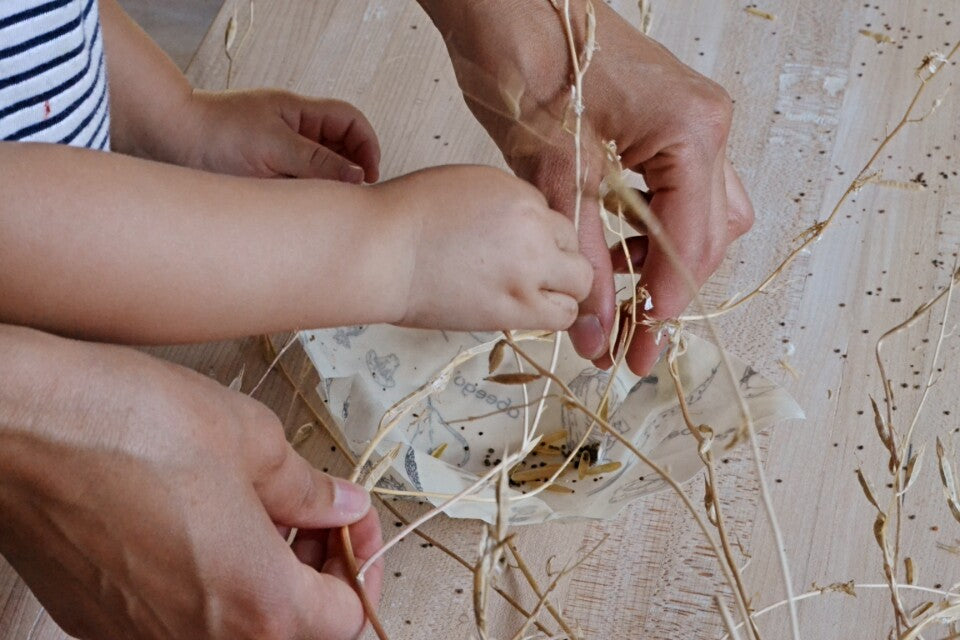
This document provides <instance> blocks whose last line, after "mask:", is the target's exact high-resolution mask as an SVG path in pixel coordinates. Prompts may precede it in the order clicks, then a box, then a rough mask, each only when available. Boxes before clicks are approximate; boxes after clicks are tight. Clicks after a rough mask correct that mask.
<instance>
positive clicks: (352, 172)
mask: <svg viewBox="0 0 960 640" xmlns="http://www.w3.org/2000/svg"><path fill="white" fill-rule="evenodd" d="M340 180H341V181H343V182H354V183H360V182H363V169H361V168H360V167H358V166H357V165H355V164H345V165H343V166H342V167H340Z"/></svg>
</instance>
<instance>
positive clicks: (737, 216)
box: [723, 160, 755, 242]
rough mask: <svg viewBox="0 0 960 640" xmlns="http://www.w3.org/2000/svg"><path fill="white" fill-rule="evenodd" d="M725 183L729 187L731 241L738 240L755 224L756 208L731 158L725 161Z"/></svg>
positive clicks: (728, 205)
mask: <svg viewBox="0 0 960 640" xmlns="http://www.w3.org/2000/svg"><path fill="white" fill-rule="evenodd" d="M723 178H724V185H725V186H726V189H727V208H728V210H729V218H728V222H729V224H728V234H729V237H730V241H731V242H732V241H733V240H736V239H737V238H739V237H740V236H742V235H743V234H745V233H746V232H747V231H749V230H750V228H751V227H752V226H753V221H754V217H755V214H754V210H753V204H751V203H750V196H748V195H747V190H746V189H744V187H743V182H742V181H741V180H740V176H739V175H738V174H737V172H736V170H735V169H734V168H733V165H732V164H730V161H729V160H726V161H724V163H723Z"/></svg>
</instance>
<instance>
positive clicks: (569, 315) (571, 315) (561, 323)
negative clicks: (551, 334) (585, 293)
mask: <svg viewBox="0 0 960 640" xmlns="http://www.w3.org/2000/svg"><path fill="white" fill-rule="evenodd" d="M552 305H553V306H554V309H553V310H552V313H551V314H550V317H549V318H548V324H549V326H548V327H547V328H548V329H552V330H554V331H561V330H563V329H566V328H567V327H569V326H570V325H572V324H573V322H574V320H576V319H577V313H578V306H577V303H576V301H574V299H573V298H570V297H569V296H562V297H559V296H558V297H556V298H555V299H554V301H553V303H552Z"/></svg>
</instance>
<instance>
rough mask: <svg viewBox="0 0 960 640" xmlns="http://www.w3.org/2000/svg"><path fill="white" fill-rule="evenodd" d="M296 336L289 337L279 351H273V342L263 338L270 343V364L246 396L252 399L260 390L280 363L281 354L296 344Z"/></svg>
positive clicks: (265, 337) (295, 334) (296, 333)
mask: <svg viewBox="0 0 960 640" xmlns="http://www.w3.org/2000/svg"><path fill="white" fill-rule="evenodd" d="M298 335H299V333H298V332H296V331H294V332H293V335H292V336H290V339H289V340H287V342H286V344H284V345H283V347H281V348H280V351H277V350H275V349H273V342H271V341H270V338H269V336H264V339H266V340H267V341H268V342H269V343H270V347H271V351H272V354H273V355H272V360H271V361H270V364H269V365H267V370H266V371H264V372H263V375H262V376H260V379H259V380H258V381H257V384H255V385H253V389H250V391H248V392H247V395H248V396H250V397H251V398H252V397H253V394H255V393H256V392H257V391H259V390H260V387H261V386H263V383H264V382H266V380H267V377H268V376H269V375H270V373H271V372H272V371H273V369H274V368H275V367H276V366H277V363H279V362H280V358H282V357H283V354H285V353H286V352H287V350H288V349H290V347H292V346H293V345H294V344H295V343H296V341H297V336H298Z"/></svg>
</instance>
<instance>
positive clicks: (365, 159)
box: [299, 100, 380, 182]
mask: <svg viewBox="0 0 960 640" xmlns="http://www.w3.org/2000/svg"><path fill="white" fill-rule="evenodd" d="M299 133H300V135H302V136H304V137H306V138H308V139H310V140H313V141H314V142H317V143H319V144H322V145H323V146H325V147H327V148H329V149H332V150H334V151H336V152H338V153H339V154H340V155H342V156H344V157H345V158H347V159H348V160H350V161H352V162H354V163H355V164H357V165H359V166H360V167H362V168H363V171H364V180H365V181H366V182H376V181H377V180H378V179H379V178H380V142H379V140H378V139H377V134H376V132H375V131H374V129H373V125H371V124H370V121H369V120H367V117H366V116H364V115H363V113H362V112H361V111H360V110H359V109H357V108H356V107H354V106H353V105H352V104H350V103H347V102H343V101H341V100H308V101H306V103H305V104H304V105H303V107H302V110H301V118H300V131H299Z"/></svg>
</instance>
